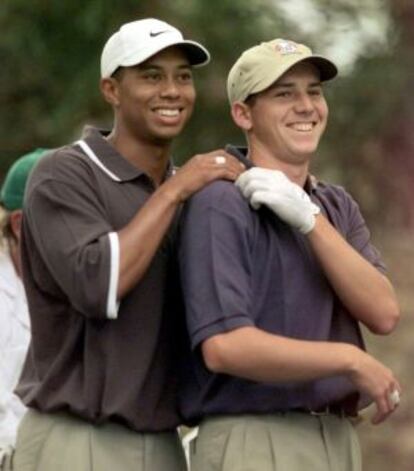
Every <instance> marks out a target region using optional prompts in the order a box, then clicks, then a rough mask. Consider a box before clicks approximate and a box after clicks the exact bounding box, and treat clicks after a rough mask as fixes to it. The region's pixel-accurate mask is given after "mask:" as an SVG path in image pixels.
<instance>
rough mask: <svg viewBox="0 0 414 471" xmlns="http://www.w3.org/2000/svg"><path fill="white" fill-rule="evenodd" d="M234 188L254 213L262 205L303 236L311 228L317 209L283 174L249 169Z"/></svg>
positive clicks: (256, 168)
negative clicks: (236, 188)
mask: <svg viewBox="0 0 414 471" xmlns="http://www.w3.org/2000/svg"><path fill="white" fill-rule="evenodd" d="M235 185H236V186H237V187H238V188H239V189H240V191H241V192H242V194H243V196H244V197H245V198H247V199H248V200H249V202H250V204H251V206H252V207H253V208H254V209H258V208H259V207H260V206H261V205H262V204H263V205H265V206H267V207H268V208H269V209H271V210H272V211H273V212H274V213H275V214H276V215H277V216H278V217H279V218H280V219H282V220H283V221H284V222H286V223H287V224H289V225H290V226H292V227H294V228H296V229H298V230H299V231H300V232H302V233H303V234H307V233H308V232H310V231H311V230H312V229H313V228H314V226H315V216H316V215H317V214H318V213H319V212H320V209H319V207H318V206H317V205H316V204H314V203H312V201H311V199H310V198H309V195H308V194H307V193H306V192H305V191H304V190H303V189H302V188H301V187H300V186H299V185H296V184H295V183H293V182H291V181H290V180H289V179H288V177H287V176H286V175H285V174H284V173H283V172H280V171H278V170H270V169H265V168H259V167H253V168H251V169H250V170H247V171H246V172H243V173H242V174H241V175H240V176H239V178H238V179H237V180H236V182H235Z"/></svg>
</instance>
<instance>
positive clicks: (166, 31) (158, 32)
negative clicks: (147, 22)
mask: <svg viewBox="0 0 414 471" xmlns="http://www.w3.org/2000/svg"><path fill="white" fill-rule="evenodd" d="M164 33H168V30H165V31H157V32H155V33H154V31H150V36H151V38H154V37H155V36H159V35H160V34H164Z"/></svg>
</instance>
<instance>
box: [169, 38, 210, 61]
mask: <svg viewBox="0 0 414 471" xmlns="http://www.w3.org/2000/svg"><path fill="white" fill-rule="evenodd" d="M172 46H178V47H181V48H182V49H183V50H184V51H185V53H186V55H187V57H188V60H189V61H190V64H191V65H193V66H195V67H201V66H202V65H206V64H208V63H209V62H210V53H209V52H208V51H207V49H206V48H204V47H203V46H201V44H198V43H196V42H194V41H190V40H184V41H182V42H179V43H177V44H172Z"/></svg>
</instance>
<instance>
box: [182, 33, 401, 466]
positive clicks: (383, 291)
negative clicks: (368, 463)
mask: <svg viewBox="0 0 414 471" xmlns="http://www.w3.org/2000/svg"><path fill="white" fill-rule="evenodd" d="M336 75H337V68H336V66H335V65H334V64H333V63H332V62H331V61H329V60H328V59H326V58H324V57H321V56H317V55H314V54H313V53H312V51H311V50H310V49H309V48H308V47H306V46H304V45H301V44H297V43H295V42H293V41H287V40H282V39H276V40H273V41H269V42H264V43H262V44H260V45H257V46H255V47H252V48H251V49H249V50H247V51H246V52H244V53H243V54H242V55H241V57H240V58H239V59H238V61H237V62H236V63H235V65H234V66H233V67H232V69H231V71H230V73H229V76H228V95H229V99H230V103H231V113H232V117H233V120H234V122H235V123H236V125H237V126H238V127H239V128H240V129H242V130H243V131H244V133H245V135H246V138H247V142H248V148H235V147H228V148H227V149H228V150H229V151H230V152H232V153H234V155H238V156H239V158H240V160H242V161H244V162H245V163H246V166H249V165H250V166H252V167H253V168H251V169H249V170H247V171H246V172H244V173H243V174H242V175H241V176H240V177H239V178H238V180H237V181H236V184H235V185H234V184H232V183H231V182H224V181H220V182H213V183H212V184H210V185H208V186H207V187H206V188H204V189H202V190H201V191H199V192H198V193H197V194H196V195H194V196H193V197H192V198H191V199H190V200H189V201H188V202H187V203H186V205H185V206H184V209H183V215H182V218H181V223H180V225H181V231H180V238H179V257H178V258H179V262H180V265H181V279H182V287H183V294H184V301H185V305H186V315H187V324H188V331H189V337H190V338H189V343H190V345H189V349H190V348H191V350H192V354H191V353H190V351H189V352H188V353H187V354H186V355H185V356H184V361H183V368H184V370H183V371H184V380H185V382H184V388H183V391H182V396H181V401H180V402H181V409H182V411H183V414H184V416H185V418H186V419H187V420H188V421H189V422H190V423H192V424H197V423H199V424H200V428H199V434H198V436H197V437H196V438H195V439H194V441H193V442H192V444H191V446H190V448H191V453H190V455H191V457H190V458H191V469H192V471H210V470H212V469H214V470H222V471H247V470H249V471H251V470H257V471H296V470H297V471H351V470H352V471H360V470H361V457H360V450H359V445H358V439H357V434H356V431H355V430H354V427H353V424H352V422H351V418H352V417H355V416H356V415H357V414H358V411H359V410H360V409H361V408H363V407H365V406H367V405H368V404H369V403H370V402H374V403H375V406H376V412H375V414H374V416H373V418H372V421H373V423H375V424H376V423H380V422H382V421H384V420H385V419H386V418H387V417H388V416H389V415H390V414H392V413H393V411H395V409H396V407H397V405H398V403H399V396H400V392H401V387H400V384H399V382H398V380H397V379H396V378H395V376H394V375H393V373H392V371H390V370H389V369H388V368H387V367H386V366H384V365H383V364H382V363H380V362H379V361H377V360H376V359H375V358H373V357H372V356H371V355H369V354H367V353H366V352H365V351H364V343H363V340H362V336H361V331H360V326H359V323H362V324H364V325H365V326H366V327H367V328H368V329H370V330H371V331H372V332H373V333H375V334H380V335H385V334H388V333H390V332H391V331H392V330H393V329H394V327H395V326H396V324H397V322H398V319H399V307H398V303H397V300H396V298H395V294H394V290H393V288H392V286H391V283H390V282H389V280H388V279H387V278H386V276H385V275H384V272H385V270H384V264H383V262H382V260H381V257H380V255H379V253H378V251H377V250H376V249H375V248H374V247H373V245H372V244H371V242H370V234H369V231H368V229H367V226H366V224H365V222H364V220H363V217H362V215H361V213H360V211H359V208H358V205H357V203H356V202H355V201H354V200H353V199H352V197H351V196H350V195H349V194H348V193H347V192H346V191H345V190H344V189H343V188H341V187H339V186H336V185H332V184H328V183H324V182H321V181H318V180H317V179H316V178H315V177H314V176H312V175H311V174H310V173H309V166H310V163H311V159H312V156H313V155H314V153H315V152H316V150H317V148H318V144H319V140H320V138H321V136H322V135H323V133H324V130H325V127H326V123H327V118H328V106H327V103H326V100H325V98H324V93H323V83H324V82H325V81H327V80H331V79H333V78H334V77H335V76H336ZM190 358H191V362H190V361H189V359H190Z"/></svg>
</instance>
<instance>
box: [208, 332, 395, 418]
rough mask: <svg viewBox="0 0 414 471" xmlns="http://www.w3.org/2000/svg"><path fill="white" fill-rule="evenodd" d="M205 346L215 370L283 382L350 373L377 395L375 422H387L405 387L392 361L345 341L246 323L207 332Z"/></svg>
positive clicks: (354, 380) (360, 385) (361, 387)
mask: <svg viewBox="0 0 414 471" xmlns="http://www.w3.org/2000/svg"><path fill="white" fill-rule="evenodd" d="M201 349H202V354H203V358H204V361H205V364H206V366H207V368H208V369H209V370H211V371H212V372H214V373H224V374H229V375H232V376H237V377H241V378H245V379H249V380H252V381H259V382H266V383H283V382H291V381H312V380H316V379H320V378H325V377H330V376H336V375H346V376H347V377H348V378H349V379H350V381H352V383H353V384H354V385H355V386H356V387H357V388H358V389H359V390H360V391H364V392H365V393H367V394H368V395H369V396H370V397H371V398H372V399H373V400H374V401H375V403H376V405H377V413H376V414H375V416H374V418H373V419H372V421H373V423H379V422H382V421H383V420H385V418H386V417H387V416H388V415H389V414H390V413H391V412H392V411H393V410H394V409H395V404H393V403H392V401H391V400H390V397H389V395H390V393H391V392H392V391H393V390H395V389H397V390H398V391H400V386H399V384H398V381H397V380H396V379H395V378H394V376H393V374H392V372H391V371H390V370H389V369H388V368H387V367H385V366H384V365H382V364H381V363H380V362H378V361H377V360H375V359H374V358H373V357H372V356H370V355H368V354H367V353H365V352H363V351H362V350H360V349H359V348H357V347H355V346H354V345H350V344H346V343H337V342H316V341H304V340H297V339H292V338H287V337H282V336H278V335H273V334H270V333H268V332H265V331H263V330H260V329H258V328H256V327H241V328H238V329H234V330H231V331H229V332H226V333H222V334H218V335H214V336H212V337H210V338H208V339H207V340H205V341H204V342H203V343H202V345H201Z"/></svg>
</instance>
